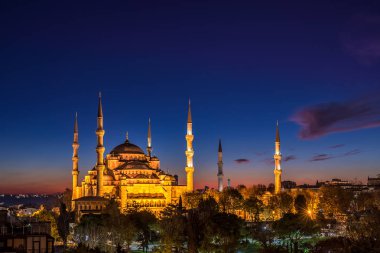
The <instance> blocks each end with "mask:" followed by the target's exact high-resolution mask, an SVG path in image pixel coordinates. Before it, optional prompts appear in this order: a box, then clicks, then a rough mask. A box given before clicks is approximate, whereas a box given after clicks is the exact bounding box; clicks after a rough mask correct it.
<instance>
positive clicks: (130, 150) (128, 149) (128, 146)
mask: <svg viewBox="0 0 380 253" xmlns="http://www.w3.org/2000/svg"><path fill="white" fill-rule="evenodd" d="M111 154H139V155H144V154H145V153H144V151H143V150H142V149H141V148H140V147H138V146H137V145H135V144H132V143H130V142H129V141H128V140H126V141H125V142H124V143H123V144H120V145H118V146H116V147H115V148H114V149H112V151H111Z"/></svg>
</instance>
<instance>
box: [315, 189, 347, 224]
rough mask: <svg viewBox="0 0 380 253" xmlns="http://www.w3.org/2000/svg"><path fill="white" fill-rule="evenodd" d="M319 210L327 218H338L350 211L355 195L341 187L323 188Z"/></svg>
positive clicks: (320, 191)
mask: <svg viewBox="0 0 380 253" xmlns="http://www.w3.org/2000/svg"><path fill="white" fill-rule="evenodd" d="M319 194H320V195H319V209H322V210H323V213H324V214H325V216H327V217H329V218H338V217H340V216H342V215H346V214H347V211H348V210H349V209H350V204H351V201H352V199H353V193H352V192H351V191H350V190H344V189H342V188H340V187H332V186H323V187H321V188H320V189H319Z"/></svg>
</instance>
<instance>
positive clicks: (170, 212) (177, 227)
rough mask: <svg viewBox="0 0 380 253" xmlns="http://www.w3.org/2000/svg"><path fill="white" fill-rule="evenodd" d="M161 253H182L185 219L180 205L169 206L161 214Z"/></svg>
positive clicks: (184, 238) (184, 239) (184, 237)
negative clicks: (173, 252)
mask: <svg viewBox="0 0 380 253" xmlns="http://www.w3.org/2000/svg"><path fill="white" fill-rule="evenodd" d="M159 228H160V232H161V234H160V237H161V244H162V250H163V252H172V250H173V249H175V252H182V251H183V248H184V245H185V242H186V217H185V216H184V210H183V208H182V204H180V203H179V204H178V205H173V204H171V205H169V206H167V207H166V208H165V209H164V210H163V211H162V212H161V219H160V221H159Z"/></svg>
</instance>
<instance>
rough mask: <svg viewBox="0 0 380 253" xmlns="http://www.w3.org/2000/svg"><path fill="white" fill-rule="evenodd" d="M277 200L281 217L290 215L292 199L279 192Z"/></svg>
mask: <svg viewBox="0 0 380 253" xmlns="http://www.w3.org/2000/svg"><path fill="white" fill-rule="evenodd" d="M278 198H279V201H278V204H279V205H278V207H279V209H280V212H281V216H282V215H284V214H286V213H290V212H291V211H292V209H293V197H292V196H291V195H290V194H289V193H287V192H281V193H280V194H279V195H278Z"/></svg>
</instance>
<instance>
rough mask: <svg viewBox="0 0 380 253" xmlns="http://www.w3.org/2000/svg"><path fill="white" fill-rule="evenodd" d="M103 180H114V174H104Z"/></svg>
mask: <svg viewBox="0 0 380 253" xmlns="http://www.w3.org/2000/svg"><path fill="white" fill-rule="evenodd" d="M103 180H104V181H113V180H114V178H113V176H112V175H104V176H103Z"/></svg>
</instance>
